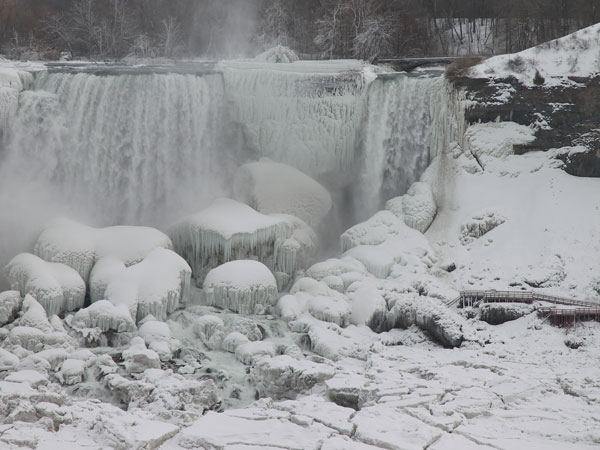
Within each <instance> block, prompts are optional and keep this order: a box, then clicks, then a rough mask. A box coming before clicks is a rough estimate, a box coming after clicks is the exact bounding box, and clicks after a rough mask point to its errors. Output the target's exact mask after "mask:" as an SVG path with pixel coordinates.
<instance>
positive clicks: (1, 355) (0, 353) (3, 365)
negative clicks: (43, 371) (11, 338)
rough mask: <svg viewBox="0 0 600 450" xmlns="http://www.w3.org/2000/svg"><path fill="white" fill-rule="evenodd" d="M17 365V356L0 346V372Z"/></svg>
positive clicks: (13, 368) (14, 367)
mask: <svg viewBox="0 0 600 450" xmlns="http://www.w3.org/2000/svg"><path fill="white" fill-rule="evenodd" d="M18 365H19V357H18V356H16V355H13V354H12V353H10V352H8V351H7V350H4V349H3V348H0V372H4V371H9V370H15V369H16V368H17V366H18Z"/></svg>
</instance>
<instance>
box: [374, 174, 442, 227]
mask: <svg viewBox="0 0 600 450" xmlns="http://www.w3.org/2000/svg"><path fill="white" fill-rule="evenodd" d="M385 209H387V210H389V211H392V212H393V213H394V214H395V215H396V216H397V217H398V218H400V219H402V220H404V223H405V224H406V225H408V226H409V227H411V228H414V229H415V230H418V231H420V232H421V233H425V232H426V231H427V229H428V228H429V226H430V225H431V223H432V222H433V219H434V218H435V215H436V213H437V206H436V204H435V200H434V198H433V192H432V190H431V186H429V184H427V183H423V182H417V183H413V185H412V186H411V187H410V188H409V189H408V192H407V193H406V195H403V196H401V197H397V198H394V199H391V200H388V202H387V203H386V205H385Z"/></svg>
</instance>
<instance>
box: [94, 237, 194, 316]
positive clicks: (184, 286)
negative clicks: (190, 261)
mask: <svg viewBox="0 0 600 450" xmlns="http://www.w3.org/2000/svg"><path fill="white" fill-rule="evenodd" d="M98 266H99V267H100V268H101V269H102V270H98V271H94V272H92V276H91V277H90V278H91V279H90V284H91V285H92V286H93V291H94V292H95V294H94V299H96V298H102V299H104V300H108V301H110V302H111V303H112V304H113V305H115V306H121V305H124V306H126V307H127V308H129V311H130V313H131V316H132V318H133V319H134V320H135V321H136V322H139V321H140V320H142V319H143V318H144V317H146V316H148V315H150V314H152V315H153V316H154V317H155V318H156V319H158V320H163V321H164V320H166V319H167V316H168V315H169V314H171V313H172V312H173V311H175V310H176V309H177V308H178V307H179V306H180V305H183V304H185V303H186V302H187V299H188V297H189V288H190V277H191V272H192V271H191V269H190V267H189V266H188V265H187V263H186V262H185V261H184V260H183V258H181V257H180V256H179V255H177V254H176V253H175V252H173V251H171V250H167V249H164V248H156V249H154V250H152V251H151V252H150V253H149V254H148V256H146V257H145V258H144V259H143V260H142V261H141V262H139V263H137V264H134V265H132V266H129V267H127V268H124V267H123V266H121V267H119V265H118V264H116V263H115V260H114V259H111V261H109V262H106V261H99V263H98ZM103 285H106V288H105V289H104V292H103V293H102V292H101V291H102V289H101V287H102V286H103Z"/></svg>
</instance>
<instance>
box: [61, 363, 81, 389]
mask: <svg viewBox="0 0 600 450" xmlns="http://www.w3.org/2000/svg"><path fill="white" fill-rule="evenodd" d="M84 376H85V361H82V360H80V359H67V360H65V361H64V362H63V363H62V365H61V367H60V370H59V371H58V372H57V374H56V377H57V378H58V380H59V381H60V382H61V383H62V384H66V385H73V384H79V383H81V382H82V381H83V379H84Z"/></svg>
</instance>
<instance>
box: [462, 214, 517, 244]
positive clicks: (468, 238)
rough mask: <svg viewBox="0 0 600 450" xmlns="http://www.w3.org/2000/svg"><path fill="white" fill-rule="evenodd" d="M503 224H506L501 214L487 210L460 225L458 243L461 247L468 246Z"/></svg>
mask: <svg viewBox="0 0 600 450" xmlns="http://www.w3.org/2000/svg"><path fill="white" fill-rule="evenodd" d="M504 222H506V217H505V216H504V215H503V214H502V213H500V212H498V211H496V210H494V209H487V210H485V211H483V212H481V213H479V214H476V215H474V216H473V217H472V218H471V219H470V220H469V221H468V222H465V223H463V224H462V226H461V227H460V242H461V243H462V244H463V245H467V244H470V243H471V242H473V241H474V240H475V239H479V238H480V237H481V236H483V235H484V234H486V233H489V232H490V231H492V230H493V229H494V228H496V227H498V226H500V225H502V224H503V223H504Z"/></svg>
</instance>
